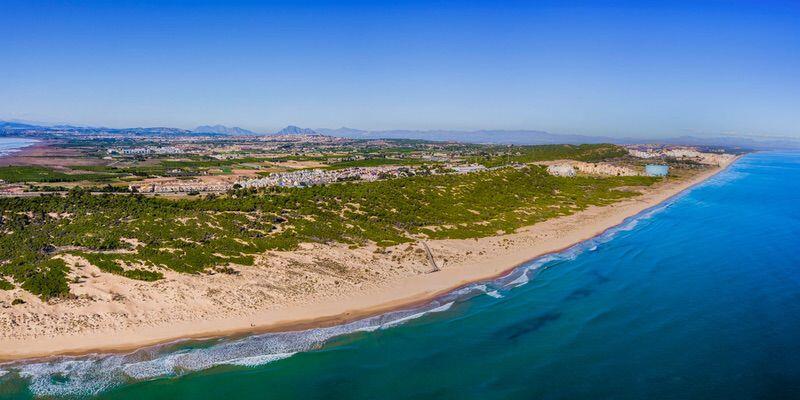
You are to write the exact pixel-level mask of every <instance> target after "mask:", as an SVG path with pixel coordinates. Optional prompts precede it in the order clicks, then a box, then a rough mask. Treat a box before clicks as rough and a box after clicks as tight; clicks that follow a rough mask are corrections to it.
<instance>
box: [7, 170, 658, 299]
mask: <svg viewBox="0 0 800 400" xmlns="http://www.w3.org/2000/svg"><path fill="white" fill-rule="evenodd" d="M653 182H654V180H653V179H651V178H646V177H610V178H591V177H575V178H559V177H553V176H550V175H548V174H547V173H546V172H545V171H544V169H543V168H541V167H536V166H531V167H525V168H521V169H514V168H501V169H497V170H493V171H485V172H480V173H472V174H465V175H426V176H415V177H410V178H402V179H392V180H384V181H377V182H364V183H341V184H333V185H328V186H315V187H310V188H302V189H300V188H292V189H290V188H273V189H268V190H262V191H260V192H255V191H246V190H238V191H235V192H232V193H230V194H229V195H226V196H208V197H203V198H196V199H182V200H168V199H162V198H154V197H145V196H142V195H113V194H104V195H97V194H90V193H87V192H85V191H81V190H73V191H71V192H70V193H69V194H68V195H66V196H58V195H49V196H42V197H35V198H2V199H0V216H1V217H2V218H1V219H0V232H2V233H3V234H2V236H0V289H10V288H12V287H13V284H16V285H19V286H21V287H22V288H24V289H26V290H28V291H29V292H31V293H34V294H36V295H38V296H40V297H41V298H42V299H49V298H53V297H58V296H65V295H68V294H69V286H68V279H69V278H68V274H69V271H68V267H67V266H66V265H65V263H64V262H63V261H62V260H60V259H59V258H58V256H59V255H60V254H65V253H66V254H74V255H78V256H81V257H84V258H85V259H87V260H88V261H89V262H90V263H92V264H94V265H95V266H97V267H99V268H100V269H102V270H104V271H107V272H110V273H115V274H119V275H123V276H126V277H129V278H132V279H140V280H145V281H152V280H157V279H160V278H161V277H162V273H161V272H160V271H163V270H165V269H169V270H175V271H180V272H186V273H200V272H204V271H209V270H212V269H214V268H217V267H224V266H227V265H231V264H233V265H237V264H238V265H248V264H252V263H253V256H254V255H256V254H258V253H262V252H264V251H266V250H270V249H275V250H291V249H293V248H295V247H296V246H297V245H298V244H299V243H301V242H323V243H324V242H339V243H345V244H351V245H355V246H358V245H363V244H366V243H368V242H374V243H377V244H378V245H380V246H388V245H393V244H397V243H403V242H408V241H411V240H415V239H416V238H420V237H430V238H472V237H481V236H488V235H493V234H496V233H498V232H512V231H513V230H515V229H516V228H519V227H522V226H525V225H530V224H533V223H536V222H539V221H542V220H545V219H548V218H552V217H555V216H559V215H567V214H570V213H574V212H575V211H578V210H582V209H584V208H586V207H588V206H589V205H605V204H609V203H612V202H615V201H617V200H619V199H622V198H625V197H629V196H633V195H635V194H636V193H635V192H631V191H626V190H616V189H617V188H620V187H623V186H625V187H629V186H643V185H650V184H651V183H653ZM73 279H79V278H73ZM12 282H13V284H12Z"/></svg>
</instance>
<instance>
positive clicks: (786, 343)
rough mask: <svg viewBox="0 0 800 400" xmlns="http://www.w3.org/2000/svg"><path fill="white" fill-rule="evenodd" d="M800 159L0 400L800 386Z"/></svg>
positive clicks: (12, 383) (760, 158) (749, 159)
mask: <svg viewBox="0 0 800 400" xmlns="http://www.w3.org/2000/svg"><path fill="white" fill-rule="evenodd" d="M799 178H800V153H783V154H780V153H758V154H751V155H748V156H746V157H744V158H743V159H741V160H739V161H738V162H737V163H736V164H734V165H733V166H731V167H730V168H729V169H728V170H727V171H724V172H722V173H721V174H719V175H717V176H715V177H714V178H712V179H710V180H709V181H707V182H705V183H704V184H702V185H700V186H698V187H695V188H694V189H692V190H691V191H689V192H687V193H684V194H683V195H680V196H678V197H676V198H675V199H673V200H671V201H669V202H667V203H665V204H663V205H661V206H658V207H657V208H655V209H652V210H649V211H647V212H645V213H643V214H641V215H639V216H637V217H635V218H632V219H630V220H628V221H627V222H626V223H625V224H623V225H622V226H620V227H617V228H614V229H612V230H610V231H609V232H607V233H605V234H604V235H601V236H600V237H598V238H595V239H593V240H590V241H588V242H585V243H582V244H580V245H577V246H575V247H573V248H571V249H568V250H566V251H564V252H562V253H561V254H558V255H553V256H548V257H545V258H543V259H540V260H536V261H533V262H531V263H530V264H528V265H526V266H523V267H520V268H519V269H517V270H516V271H515V272H513V273H512V274H511V275H509V276H507V277H505V278H502V279H498V280H497V281H494V282H490V283H487V284H484V285H473V286H472V287H470V288H467V289H464V290H461V291H459V292H458V293H455V294H453V295H451V296H448V297H445V298H443V299H441V300H440V301H438V302H436V303H434V304H431V305H428V306H426V307H423V308H421V309H417V310H410V311H406V312H398V313H394V314H389V315H385V316H381V317H376V318H372V319H368V320H364V321H358V322H354V323H351V324H348V325H344V326H339V327H333V328H325V329H315V330H311V331H304V332H296V333H289V334H268V335H259V336H252V337H247V338H240V339H236V340H219V341H211V342H204V343H191V344H179V345H170V346H164V347H160V348H156V349H146V350H141V351H138V352H136V353H133V354H128V355H115V356H93V357H88V358H86V357H84V358H75V359H57V360H50V361H44V362H38V363H33V364H31V363H28V364H14V365H5V366H0V398H11V399H23V398H30V397H33V396H34V395H47V394H56V395H81V394H82V395H85V394H99V397H100V398H106V399H142V398H149V399H175V398H191V399H213V398H237V399H255V398H258V399H286V398H337V399H340V398H350V399H374V398H389V399H406V398H437V399H441V398H453V399H455V398H459V399H460V398H476V399H481V400H487V399H531V398H570V399H597V398H615V399H620V398H622V399H626V398H628V399H640V398H703V399H707V398H712V399H723V398H724V399H729V398H798V397H800V363H798V362H797V360H800V340H797V338H798V337H800V271H798V268H800V255H798V252H797V249H798V248H800V207H798V206H797V205H798V204H800V179H799Z"/></svg>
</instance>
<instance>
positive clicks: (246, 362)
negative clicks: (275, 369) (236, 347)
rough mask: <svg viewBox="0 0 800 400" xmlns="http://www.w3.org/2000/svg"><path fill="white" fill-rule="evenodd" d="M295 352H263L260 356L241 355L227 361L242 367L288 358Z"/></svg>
mask: <svg viewBox="0 0 800 400" xmlns="http://www.w3.org/2000/svg"><path fill="white" fill-rule="evenodd" d="M295 354H297V353H296V352H295V353H278V354H265V355H260V356H252V357H242V358H237V359H235V360H231V361H229V362H228V364H230V365H239V366H243V367H257V366H259V365H264V364H269V363H271V362H273V361H278V360H283V359H284V358H289V357H291V356H293V355H295Z"/></svg>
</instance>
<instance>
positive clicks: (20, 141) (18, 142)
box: [0, 137, 40, 157]
mask: <svg viewBox="0 0 800 400" xmlns="http://www.w3.org/2000/svg"><path fill="white" fill-rule="evenodd" d="M39 142H40V141H39V140H36V139H27V138H6V137H0V157H6V156H8V155H11V154H14V153H17V152H19V151H21V150H22V149H25V148H27V147H30V146H33V145H35V144H36V143H39Z"/></svg>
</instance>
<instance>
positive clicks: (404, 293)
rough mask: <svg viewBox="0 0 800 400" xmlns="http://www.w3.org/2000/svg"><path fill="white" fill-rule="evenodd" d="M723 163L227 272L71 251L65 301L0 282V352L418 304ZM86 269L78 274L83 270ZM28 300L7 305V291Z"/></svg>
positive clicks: (272, 326)
mask: <svg viewBox="0 0 800 400" xmlns="http://www.w3.org/2000/svg"><path fill="white" fill-rule="evenodd" d="M720 170H721V168H717V169H714V170H709V171H705V172H703V173H700V174H698V175H696V176H694V177H692V178H689V179H684V180H680V181H679V180H668V181H665V182H663V183H659V184H657V185H655V186H653V187H652V188H648V189H647V190H646V191H645V192H644V193H643V194H642V195H640V196H637V197H635V198H632V199H629V200H625V201H622V202H619V203H616V204H613V205H611V206H606V207H592V208H589V209H587V210H584V211H581V212H579V213H576V214H573V215H570V216H566V217H560V218H556V219H552V220H548V221H545V222H542V223H539V224H536V225H533V226H529V227H526V228H523V229H520V230H518V232H516V233H514V234H509V235H501V236H494V237H487V238H481V239H469V240H433V241H429V242H427V244H428V246H429V247H430V250H431V254H432V255H433V258H434V260H435V261H436V264H437V265H438V266H439V267H440V268H441V270H440V271H436V272H433V267H432V265H431V263H430V260H429V259H428V256H427V254H426V251H425V249H424V246H423V245H422V244H421V243H414V244H403V245H399V246H394V247H391V248H388V249H386V250H385V251H384V250H380V249H378V248H377V247H374V246H373V247H370V246H367V247H363V248H357V249H349V248H347V247H345V246H338V245H320V244H305V245H303V246H302V247H301V248H300V249H299V250H296V251H292V252H267V253H265V254H263V255H261V256H260V257H259V258H258V260H257V262H256V264H255V265H254V266H252V267H239V268H237V269H236V271H229V273H216V274H213V275H186V274H178V273H173V272H169V271H167V272H166V273H165V279H163V280H161V281H157V282H152V283H148V282H140V281H133V280H130V279H126V278H123V277H119V276H116V275H112V274H107V273H103V272H101V271H99V270H98V269H96V268H95V267H93V266H91V265H90V264H88V263H86V262H85V260H82V259H80V258H79V257H75V256H70V255H64V256H63V257H64V259H65V260H66V261H67V262H68V263H69V264H70V265H71V266H72V267H73V277H77V278H79V279H77V280H76V282H80V283H73V284H72V285H71V291H72V293H74V294H75V295H76V298H74V299H68V300H59V301H55V302H50V303H42V302H41V301H39V300H38V299H37V298H35V297H33V296H31V295H30V294H26V293H24V292H22V291H20V290H16V291H0V304H6V306H5V308H3V309H2V310H1V311H0V359H20V358H31V357H40V356H48V355H55V354H80V353H88V352H94V351H115V350H117V351H120V350H126V349H132V348H137V347H143V346H147V345H150V344H155V343H159V342H165V341H170V340H175V339H177V338H189V337H211V336H220V335H229V334H237V333H246V332H257V331H267V330H287V329H293V328H298V327H307V326H314V325H331V324H336V323H341V322H343V321H346V320H352V319H354V318H358V317H362V316H366V315H372V314H377V313H381V312H385V311H387V310H390V309H393V308H398V307H402V306H408V305H411V304H415V303H420V302H424V301H426V300H429V299H431V298H433V297H436V296H437V295H440V294H442V293H444V292H447V291H450V290H452V289H454V288H457V287H459V286H462V285H465V284H467V283H470V282H475V281H479V280H485V279H488V278H491V277H495V276H497V275H500V274H502V273H503V272H505V271H508V270H510V269H512V268H514V267H515V266H517V265H519V264H521V263H524V262H526V261H528V260H531V259H533V258H536V257H538V256H541V255H543V254H546V253H550V252H554V251H557V250H560V249H563V248H565V247H568V246H570V245H573V244H575V243H578V242H580V241H583V240H586V239H589V238H591V237H593V236H596V235H598V234H600V233H602V232H603V231H604V230H606V229H608V228H610V227H612V226H615V225H618V224H620V223H621V222H622V221H623V220H624V219H625V218H627V217H629V216H632V215H635V214H637V213H639V212H641V211H642V210H645V209H647V208H649V207H652V206H654V205H657V204H658V203H660V202H663V201H664V200H666V199H668V198H669V197H671V196H674V195H675V194H677V193H679V192H681V191H682V190H685V189H686V188H688V187H690V186H692V185H694V184H697V183H699V182H701V181H703V180H705V179H707V178H708V177H710V176H712V175H713V174H715V173H717V172H719V171H720ZM83 277H85V278H83ZM13 298H23V299H24V300H26V301H27V303H26V304H23V305H17V306H8V304H10V302H11V299H13Z"/></svg>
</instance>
